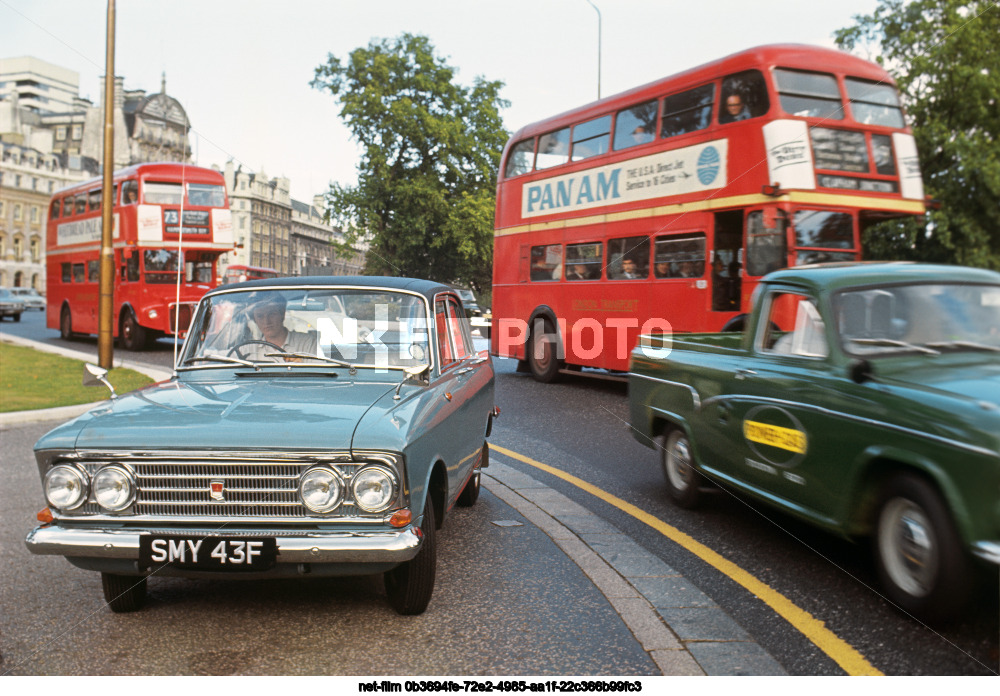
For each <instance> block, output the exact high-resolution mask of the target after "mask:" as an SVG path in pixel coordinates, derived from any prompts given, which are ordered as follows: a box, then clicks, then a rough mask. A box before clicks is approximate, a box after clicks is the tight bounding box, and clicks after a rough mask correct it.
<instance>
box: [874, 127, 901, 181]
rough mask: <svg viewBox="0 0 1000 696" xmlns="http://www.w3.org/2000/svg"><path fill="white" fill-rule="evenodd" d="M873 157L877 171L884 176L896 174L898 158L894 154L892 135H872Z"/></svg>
mask: <svg viewBox="0 0 1000 696" xmlns="http://www.w3.org/2000/svg"><path fill="white" fill-rule="evenodd" d="M872 159H873V160H875V171H877V172H878V173H879V174H882V175H883V176H896V158H895V157H894V156H893V154H892V136H890V135H878V134H876V135H872Z"/></svg>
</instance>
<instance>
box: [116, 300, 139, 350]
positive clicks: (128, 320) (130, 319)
mask: <svg viewBox="0 0 1000 696" xmlns="http://www.w3.org/2000/svg"><path fill="white" fill-rule="evenodd" d="M119 336H120V337H121V339H122V348H124V349H125V350H142V349H144V348H145V347H146V330H145V329H144V328H142V327H141V326H139V322H138V321H137V320H136V318H135V314H133V313H132V310H128V309H127V310H125V316H123V317H122V326H121V332H120V333H119Z"/></svg>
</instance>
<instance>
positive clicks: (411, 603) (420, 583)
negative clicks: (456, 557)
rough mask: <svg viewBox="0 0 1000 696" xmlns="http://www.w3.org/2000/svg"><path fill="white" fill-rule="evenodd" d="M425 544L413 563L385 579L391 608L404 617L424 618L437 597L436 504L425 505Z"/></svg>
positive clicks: (398, 569)
mask: <svg viewBox="0 0 1000 696" xmlns="http://www.w3.org/2000/svg"><path fill="white" fill-rule="evenodd" d="M420 531H421V532H423V537H424V541H423V543H422V544H421V545H420V551H419V552H418V553H417V555H416V556H414V557H413V558H412V559H411V560H409V561H407V562H406V563H402V564H400V565H398V566H396V567H395V568H393V569H392V570H390V571H387V572H386V573H385V575H384V576H383V579H384V581H385V592H386V594H387V595H388V596H389V604H390V606H392V608H393V609H395V610H396V611H397V612H398V613H400V614H402V615H404V616H415V615H417V614H423V613H424V610H425V609H427V605H428V604H429V603H430V601H431V595H432V594H433V593H434V577H435V575H436V574H437V540H436V536H435V534H436V531H437V530H436V528H435V524H434V502H433V501H432V500H431V499H430V498H428V499H427V501H426V502H425V503H424V520H423V522H421V523H420Z"/></svg>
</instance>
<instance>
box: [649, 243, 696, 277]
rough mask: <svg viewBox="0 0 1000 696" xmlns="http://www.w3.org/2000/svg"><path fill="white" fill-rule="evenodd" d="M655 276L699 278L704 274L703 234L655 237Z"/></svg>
mask: <svg viewBox="0 0 1000 696" xmlns="http://www.w3.org/2000/svg"><path fill="white" fill-rule="evenodd" d="M653 248H654V250H655V254H654V257H653V258H654V260H655V263H656V265H655V266H654V269H653V270H654V275H655V276H656V277H657V278H701V277H703V276H704V275H705V234H704V233H700V234H693V235H683V236H670V237H657V238H656V243H655V244H654V247H653Z"/></svg>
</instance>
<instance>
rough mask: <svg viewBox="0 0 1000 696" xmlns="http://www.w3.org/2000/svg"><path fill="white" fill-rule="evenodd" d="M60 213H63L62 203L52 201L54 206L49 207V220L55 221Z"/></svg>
mask: <svg viewBox="0 0 1000 696" xmlns="http://www.w3.org/2000/svg"><path fill="white" fill-rule="evenodd" d="M60 212H62V202H61V201H58V200H55V201H52V205H51V206H49V218H50V219H52V220H55V219H56V218H58V217H59V213H60Z"/></svg>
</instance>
